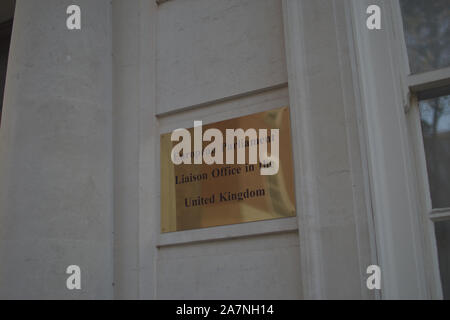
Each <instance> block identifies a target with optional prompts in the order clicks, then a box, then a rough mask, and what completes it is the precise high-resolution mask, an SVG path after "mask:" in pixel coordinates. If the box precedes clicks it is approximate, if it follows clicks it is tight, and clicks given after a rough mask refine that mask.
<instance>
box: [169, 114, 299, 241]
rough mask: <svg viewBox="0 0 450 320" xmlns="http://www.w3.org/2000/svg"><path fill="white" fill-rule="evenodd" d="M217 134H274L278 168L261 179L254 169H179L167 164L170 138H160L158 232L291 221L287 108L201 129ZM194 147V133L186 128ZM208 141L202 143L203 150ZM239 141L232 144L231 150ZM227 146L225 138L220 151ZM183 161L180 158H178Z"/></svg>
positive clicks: (198, 166)
mask: <svg viewBox="0 0 450 320" xmlns="http://www.w3.org/2000/svg"><path fill="white" fill-rule="evenodd" d="M210 128H216V129H219V130H220V131H221V132H222V134H223V136H225V132H226V129H239V128H241V129H243V130H247V129H250V128H254V129H256V131H258V130H259V129H268V130H267V132H268V134H267V136H268V139H267V152H268V153H269V154H270V150H271V144H272V143H271V139H270V131H271V129H279V131H278V132H279V165H278V172H277V173H276V174H274V175H262V174H261V172H260V166H261V165H262V164H261V162H260V161H259V159H258V163H257V164H254V165H252V164H249V162H248V160H249V155H248V152H249V151H248V145H249V141H248V139H247V140H246V144H242V146H243V147H244V148H246V151H245V152H246V161H247V162H246V163H245V164H237V163H236V162H235V163H234V164H226V162H225V161H224V164H216V163H215V164H211V165H208V164H206V163H204V162H203V163H202V164H194V161H192V162H191V163H192V164H184V163H182V164H179V165H175V164H174V163H173V162H172V157H171V153H172V149H173V147H174V146H175V145H177V144H178V141H171V133H167V134H163V135H161V232H162V233H165V232H174V231H181V230H189V229H198V228H206V227H213V226H223V225H230V224H238V223H244V222H252V221H261V220H269V219H278V218H286V217H293V216H295V215H296V213H295V195H294V172H293V159H292V144H291V125H290V118H289V108H288V107H284V108H279V109H274V110H270V111H265V112H261V113H256V114H252V115H249V116H245V117H239V118H235V119H230V120H225V121H221V122H216V123H212V124H208V125H204V126H203V132H205V131H206V130H208V129H210ZM188 131H189V132H190V133H191V137H192V145H193V144H194V142H193V141H194V128H191V129H188ZM209 143H210V142H209V141H208V142H203V143H202V145H203V148H205V147H207V145H208V144H209ZM238 143H239V142H238V141H237V139H236V141H235V144H234V147H237V144H238ZM225 148H226V141H225V139H224V149H225ZM181 156H182V155H181Z"/></svg>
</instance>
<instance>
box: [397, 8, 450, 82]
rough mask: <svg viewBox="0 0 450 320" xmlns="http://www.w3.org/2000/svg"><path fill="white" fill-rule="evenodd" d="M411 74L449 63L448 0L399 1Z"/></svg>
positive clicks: (449, 11) (449, 9) (449, 28)
mask: <svg viewBox="0 0 450 320" xmlns="http://www.w3.org/2000/svg"><path fill="white" fill-rule="evenodd" d="M400 3H401V8H402V13H403V26H404V33H405V41H406V47H407V51H408V57H409V66H410V69H411V73H419V72H425V71H432V70H436V69H439V68H443V67H448V66H450V41H449V39H450V0H433V1H429V0H402V1H401V2H400Z"/></svg>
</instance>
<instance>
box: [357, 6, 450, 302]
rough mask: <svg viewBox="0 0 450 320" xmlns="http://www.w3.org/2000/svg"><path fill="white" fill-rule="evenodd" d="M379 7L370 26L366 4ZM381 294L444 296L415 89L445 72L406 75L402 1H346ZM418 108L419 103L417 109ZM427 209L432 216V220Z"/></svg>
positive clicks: (442, 79)
mask: <svg viewBox="0 0 450 320" xmlns="http://www.w3.org/2000/svg"><path fill="white" fill-rule="evenodd" d="M373 4H376V5H378V6H380V8H381V13H382V15H381V17H382V18H381V19H382V29H381V30H370V31H369V30H368V29H367V28H366V26H365V23H366V19H367V15H366V8H367V7H368V6H369V5H373ZM349 14H350V17H351V19H352V20H351V21H352V27H353V28H352V29H353V38H354V46H355V59H356V61H357V68H356V86H359V88H360V89H359V91H360V96H361V113H362V118H363V121H362V126H363V127H364V132H365V135H366V137H365V138H364V139H365V143H366V145H367V153H368V163H369V165H368V171H369V177H370V189H371V190H370V192H371V198H372V203H373V216H374V221H375V237H376V244H377V256H378V257H379V264H380V266H381V269H382V272H383V277H382V290H381V297H382V298H383V299H405V298H406V299H442V288H441V281H440V275H439V267H438V259H437V249H436V240H435V237H434V224H433V221H432V220H435V221H436V220H437V219H443V218H446V217H447V213H448V212H447V210H444V211H441V210H438V211H435V210H431V199H430V195H429V188H428V177H427V171H426V164H425V155H424V148H423V140H422V133H421V127H420V115H419V110H418V107H417V92H418V91H421V90H425V89H430V88H434V87H436V86H440V85H443V84H447V81H448V77H449V69H441V70H438V71H433V72H430V73H426V74H418V75H410V72H409V65H408V59H407V52H406V45H405V40H404V34H403V23H402V16H401V10H400V2H399V0H349ZM414 106H416V107H414ZM430 212H431V213H432V214H431V217H432V219H430Z"/></svg>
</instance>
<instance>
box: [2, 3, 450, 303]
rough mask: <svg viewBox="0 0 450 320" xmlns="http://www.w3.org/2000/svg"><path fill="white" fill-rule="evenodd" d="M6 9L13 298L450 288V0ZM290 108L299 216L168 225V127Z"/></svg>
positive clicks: (7, 206)
mask: <svg viewBox="0 0 450 320" xmlns="http://www.w3.org/2000/svg"><path fill="white" fill-rule="evenodd" d="M72 4H76V5H78V6H79V7H80V9H81V29H79V30H76V29H75V30H69V29H68V28H67V26H66V20H67V18H68V13H67V11H66V10H67V7H68V6H69V5H72ZM371 5H376V6H377V8H379V9H380V10H381V11H380V15H379V18H380V27H381V28H380V29H378V28H375V29H373V28H369V25H368V20H370V18H371V15H372V13H373V12H375V13H376V9H375V11H373V12H372V11H370V10H369V11H368V8H369V7H370V6H371ZM14 6H15V11H14V14H13V13H12V12H13V11H12V10H14ZM11 8H12V9H11ZM372 8H373V7H372ZM0 13H1V14H0V16H1V17H2V20H3V21H4V22H5V21H6V22H8V23H9V25H12V34H11V40H10V45H9V59H8V62H7V72H6V75H5V76H4V78H5V79H6V80H5V85H4V98H3V107H2V118H1V127H0V298H3V299H18V298H26V299H42V298H44V299H52V298H53V299H54V298H56V299H113V298H115V299H186V298H188V299H214V298H217V299H247V298H252V299H407V298H411V299H442V298H449V297H450V282H449V281H450V250H449V245H450V240H449V237H450V222H449V220H450V210H449V209H448V208H449V207H450V189H449V181H450V173H449V172H450V171H449V170H450V169H449V163H450V161H448V160H449V158H450V149H449V143H448V142H449V139H448V136H449V131H450V120H449V119H450V98H449V95H450V86H449V85H450V27H449V26H448V21H449V20H450V2H449V1H448V0H436V1H419V0H406V1H405V0H401V1H398V0H373V1H372V0H371V1H368V0H344V1H342V0H167V1H162V0H160V1H155V0H126V1H125V0H112V1H110V0H96V1H89V0H76V1H72V0H71V1H68V0H41V1H30V0H17V1H15V3H14V1H2V3H1V4H0ZM3 13H4V14H3ZM3 16H4V18H3ZM369 24H370V23H369ZM6 25H7V24H5V26H6ZM5 30H6V29H5ZM0 32H1V31H0ZM6 39H8V40H7V42H6V43H9V37H8V36H7V37H6ZM6 46H7V45H6ZM6 50H7V49H6ZM283 106H289V109H290V119H291V135H292V154H293V172H294V184H295V200H296V201H295V202H296V216H295V217H288V218H283V219H275V220H267V221H258V222H249V223H244V224H232V225H223V226H217V227H210V228H203V229H195V230H185V231H179V232H171V233H162V232H161V231H160V230H161V229H160V224H161V223H160V222H161V196H162V195H161V187H160V186H161V179H164V176H162V175H161V166H162V164H161V160H160V136H161V135H162V134H165V133H169V132H171V131H172V130H174V129H176V128H189V127H192V124H193V121H194V120H202V121H203V122H204V123H205V124H207V123H215V122H218V121H222V120H227V119H232V118H236V117H241V116H246V115H251V114H255V113H258V112H262V111H267V110H271V109H274V108H279V107H283ZM70 265H77V266H79V267H80V270H81V289H80V290H69V289H68V288H67V287H66V280H67V278H68V276H69V275H68V274H67V273H66V269H67V267H68V266H70ZM371 265H377V266H379V267H380V270H381V274H380V276H381V277H380V279H381V288H380V289H369V288H368V286H367V279H368V277H369V276H370V274H368V273H367V268H368V267H369V266H371Z"/></svg>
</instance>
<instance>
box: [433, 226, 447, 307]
mask: <svg viewBox="0 0 450 320" xmlns="http://www.w3.org/2000/svg"><path fill="white" fill-rule="evenodd" d="M434 232H435V234H436V244H437V249H438V257H439V270H440V272H441V282H442V291H443V294H444V299H446V300H450V221H441V222H436V223H435V225H434Z"/></svg>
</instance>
